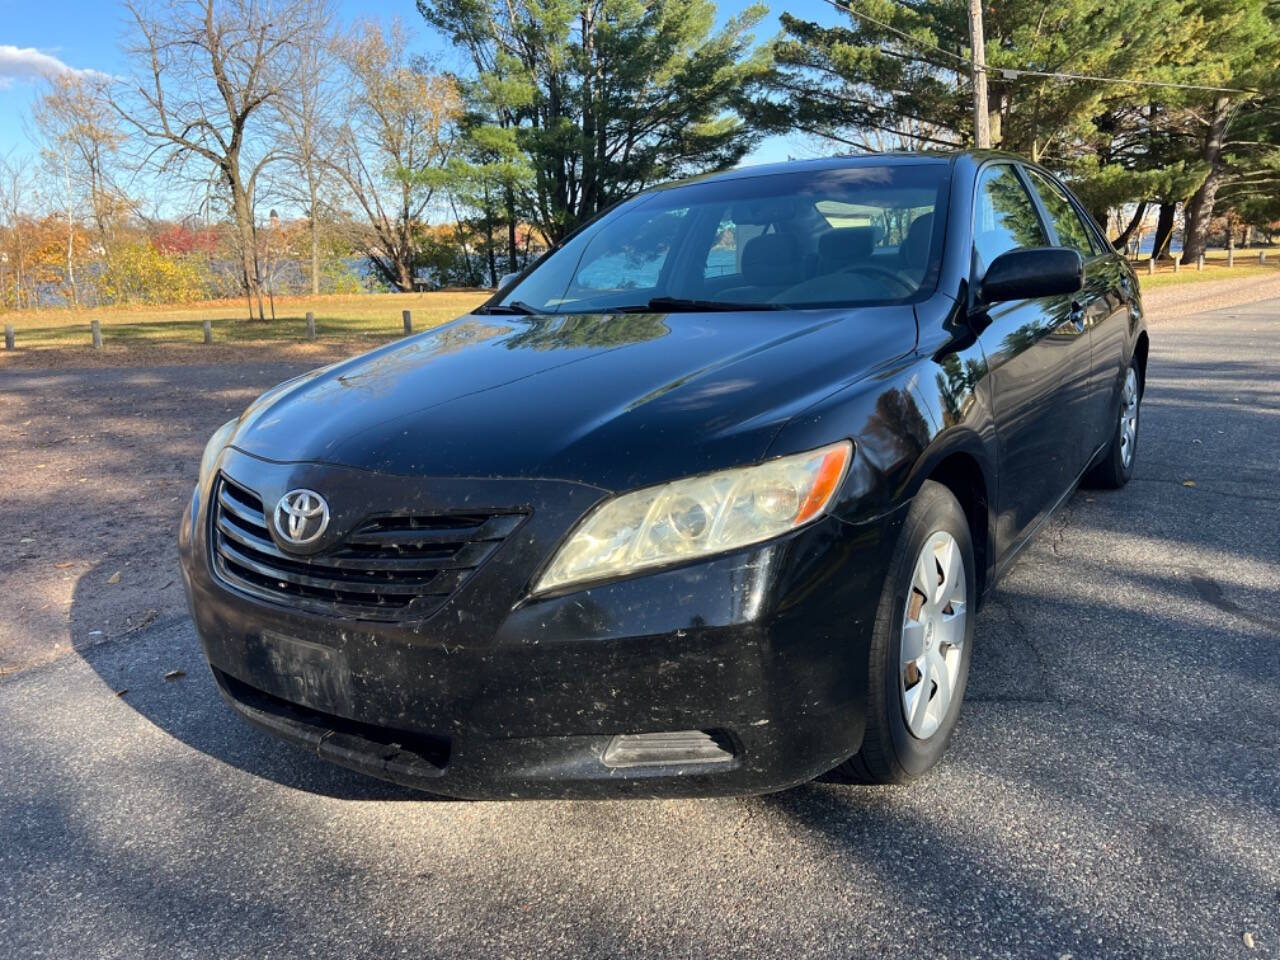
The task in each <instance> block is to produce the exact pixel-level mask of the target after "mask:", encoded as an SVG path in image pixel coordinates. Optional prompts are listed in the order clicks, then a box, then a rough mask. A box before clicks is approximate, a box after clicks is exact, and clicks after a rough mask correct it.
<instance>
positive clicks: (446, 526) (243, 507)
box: [209, 475, 524, 621]
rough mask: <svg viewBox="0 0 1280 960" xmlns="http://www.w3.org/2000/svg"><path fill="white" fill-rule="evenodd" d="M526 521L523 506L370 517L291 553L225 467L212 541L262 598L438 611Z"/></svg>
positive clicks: (367, 612)
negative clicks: (308, 551)
mask: <svg viewBox="0 0 1280 960" xmlns="http://www.w3.org/2000/svg"><path fill="white" fill-rule="evenodd" d="M523 520H524V515H523V514H519V513H466V514H442V515H438V516H382V517H372V518H370V519H368V520H366V521H365V522H364V523H362V524H361V525H360V526H358V527H357V528H356V529H355V530H354V531H352V532H351V533H350V534H348V535H347V537H346V538H345V539H343V540H342V542H340V543H338V544H336V545H335V546H333V547H331V548H329V549H327V550H325V551H322V552H321V553H318V554H314V555H312V556H307V557H300V556H293V555H291V554H288V553H285V552H284V551H282V550H281V549H280V548H279V547H277V546H276V545H275V541H273V540H272V539H271V533H270V531H269V530H268V528H267V517H266V513H265V511H264V510H263V505H262V500H261V499H260V498H259V497H258V496H257V494H255V493H253V491H251V490H248V489H246V488H245V487H242V486H240V485H239V484H237V483H236V482H235V481H233V480H231V479H230V478H228V477H226V476H225V475H219V477H218V480H217V482H216V483H215V485H214V492H213V509H212V511H211V521H210V524H211V529H210V538H209V539H210V544H211V547H212V561H213V569H214V572H215V573H216V574H217V575H218V577H219V578H220V579H222V580H223V581H224V582H225V583H227V584H228V585H230V586H232V587H235V588H236V589H238V590H242V591H244V592H245V593H248V594H252V595H253V596H255V597H258V598H260V599H263V600H269V601H272V602H274V603H282V604H285V605H287V606H289V607H293V608H301V609H305V610H310V611H313V612H316V613H324V614H326V615H329V616H337V617H344V618H347V619H354V620H380V621H395V620H418V619H422V618H424V617H428V616H430V615H431V614H432V613H434V612H435V611H436V610H437V609H438V608H439V607H440V606H441V605H442V604H443V603H444V602H445V601H446V600H448V599H449V597H451V596H452V595H453V593H454V592H455V591H456V590H457V589H458V588H459V587H461V586H462V584H463V583H465V582H466V580H467V578H468V577H469V576H470V575H471V574H472V572H473V571H474V570H475V569H476V568H477V567H478V566H480V564H482V563H483V562H484V561H485V560H486V559H488V558H489V556H490V555H491V554H492V553H493V552H494V551H495V550H496V549H497V548H498V546H499V545H500V544H501V543H502V541H503V540H504V539H505V538H506V537H507V536H508V535H510V533H511V532H512V531H513V530H515V528H516V527H518V526H519V525H520V523H521V521H523Z"/></svg>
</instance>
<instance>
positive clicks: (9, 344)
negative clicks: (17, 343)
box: [4, 323, 14, 350]
mask: <svg viewBox="0 0 1280 960" xmlns="http://www.w3.org/2000/svg"><path fill="white" fill-rule="evenodd" d="M4 348H5V349H6V350H12V349H13V348H14V347H13V324H12V323H6V324H5V325H4Z"/></svg>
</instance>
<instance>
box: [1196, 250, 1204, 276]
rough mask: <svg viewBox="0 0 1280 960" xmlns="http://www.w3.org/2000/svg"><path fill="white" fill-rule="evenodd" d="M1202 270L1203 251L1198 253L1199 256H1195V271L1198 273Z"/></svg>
mask: <svg viewBox="0 0 1280 960" xmlns="http://www.w3.org/2000/svg"><path fill="white" fill-rule="evenodd" d="M1202 270H1204V254H1203V253H1202V254H1200V256H1198V257H1196V273H1200V272H1201V271H1202Z"/></svg>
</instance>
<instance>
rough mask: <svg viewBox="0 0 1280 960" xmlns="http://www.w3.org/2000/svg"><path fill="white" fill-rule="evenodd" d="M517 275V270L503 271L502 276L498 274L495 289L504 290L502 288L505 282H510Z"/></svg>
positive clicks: (518, 274)
mask: <svg viewBox="0 0 1280 960" xmlns="http://www.w3.org/2000/svg"><path fill="white" fill-rule="evenodd" d="M518 276H520V271H518V270H517V271H516V272H515V273H504V274H503V275H502V276H500V277H499V278H498V286H497V289H498V290H504V289H506V286H507V284H509V283H511V282H512V281H514V280H515V278H516V277H518Z"/></svg>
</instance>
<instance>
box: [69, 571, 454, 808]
mask: <svg viewBox="0 0 1280 960" xmlns="http://www.w3.org/2000/svg"><path fill="white" fill-rule="evenodd" d="M175 563H176V559H175ZM103 576H104V572H103V569H102V568H101V567H99V568H95V569H94V570H91V571H89V572H88V573H86V574H85V575H84V576H83V577H81V578H80V580H79V582H78V583H77V585H76V593H77V594H78V593H79V592H80V591H81V590H82V589H83V588H85V585H86V584H91V583H95V582H97V581H98V580H100V579H101V578H102V577H103ZM80 609H81V605H80V604H78V603H76V602H75V600H74V598H73V602H72V607H71V636H72V637H73V638H81V639H80V640H78V641H76V640H74V639H73V647H74V649H75V651H76V653H77V654H78V655H79V656H80V658H81V659H82V660H84V662H85V663H86V664H88V666H89V667H90V668H92V669H93V671H94V672H95V673H97V675H98V676H99V677H100V678H101V679H102V682H103V683H104V684H105V685H106V686H107V687H108V688H109V689H110V690H111V691H112V692H113V693H114V694H115V695H116V696H118V697H119V698H120V699H121V700H123V701H124V702H125V703H127V704H128V705H129V706H130V707H131V708H132V709H133V710H135V711H136V712H137V713H139V714H141V715H142V716H143V717H145V718H146V719H147V720H148V721H150V722H151V723H153V724H154V725H155V726H156V727H158V728H160V729H161V730H163V731H165V733H167V734H169V735H170V736H172V737H174V738H175V739H177V740H180V741H182V742H183V743H185V744H186V745H187V746H189V747H192V748H193V749H195V750H198V751H200V752H201V753H203V754H206V755H208V756H210V757H212V758H214V759H215V760H218V761H220V762H222V763H225V764H227V765H229V766H232V767H235V768H236V769H238V770H242V771H244V772H245V773H248V774H251V775H253V776H255V777H260V778H262V779H264V780H270V781H272V782H273V783H277V784H280V785H281V786H285V787H290V788H292V789H295V790H305V791H308V792H310V793H316V794H321V795H324V796H328V797H333V798H336V799H341V800H375V801H376V800H419V801H421V800H436V799H449V798H443V797H437V796H435V795H433V794H428V793H423V792H421V791H417V790H412V789H410V788H408V787H402V786H399V785H397V784H393V783H388V782H385V781H382V780H378V779H375V778H373V777H368V776H364V775H362V774H359V773H356V772H355V771H351V770H347V769H345V768H343V767H339V766H337V765H335V764H331V763H328V762H326V761H323V760H321V759H320V758H319V757H316V756H315V755H313V754H309V753H308V752H307V751H306V750H305V749H303V748H301V747H297V746H294V745H293V744H290V743H286V742H284V741H281V740H279V739H277V738H275V737H273V736H271V735H270V734H268V733H266V732H264V731H262V730H259V729H258V728H257V727H255V726H253V725H252V724H250V723H248V722H246V721H245V720H243V719H242V718H241V717H240V716H239V715H238V714H236V712H235V711H234V710H233V709H232V708H231V707H230V706H229V705H228V704H227V703H226V701H225V700H224V699H223V698H222V695H221V694H220V693H219V692H218V688H217V685H216V684H215V683H214V680H213V675H212V674H211V673H210V671H209V667H208V664H207V663H206V662H205V659H204V653H203V651H202V650H201V648H200V642H199V640H198V638H197V637H196V633H195V629H194V628H193V626H192V624H191V620H190V618H188V617H187V616H185V615H177V616H172V617H168V618H166V619H164V620H160V621H157V622H155V623H152V624H150V625H148V626H146V627H144V628H143V629H141V630H137V631H134V632H129V633H124V634H120V635H116V636H113V637H108V638H105V639H102V640H98V641H96V642H86V641H85V640H84V639H83V638H86V637H88V636H89V634H90V629H91V622H90V623H81V622H79V620H78V618H77V611H78V610H80Z"/></svg>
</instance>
